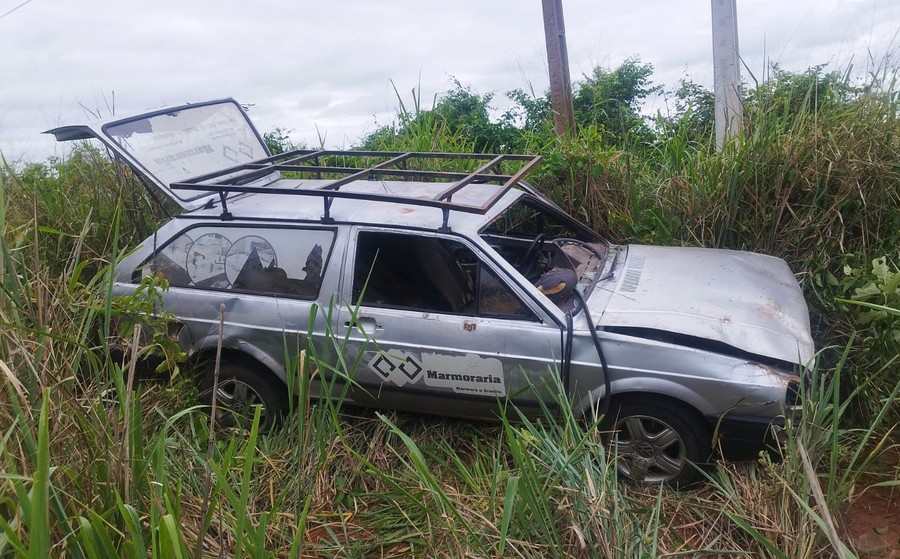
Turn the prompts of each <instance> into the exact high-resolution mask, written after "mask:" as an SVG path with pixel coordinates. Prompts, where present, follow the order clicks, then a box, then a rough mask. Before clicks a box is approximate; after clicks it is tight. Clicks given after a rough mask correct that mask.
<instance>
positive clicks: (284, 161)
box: [177, 149, 535, 190]
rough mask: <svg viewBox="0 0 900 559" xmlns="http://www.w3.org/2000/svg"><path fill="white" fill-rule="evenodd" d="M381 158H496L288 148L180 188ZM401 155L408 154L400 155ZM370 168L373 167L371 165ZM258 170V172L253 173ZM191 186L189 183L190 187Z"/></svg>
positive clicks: (353, 170)
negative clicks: (335, 160) (334, 160)
mask: <svg viewBox="0 0 900 559" xmlns="http://www.w3.org/2000/svg"><path fill="white" fill-rule="evenodd" d="M328 156H334V157H339V156H340V157H382V158H396V159H397V161H398V162H401V161H407V160H409V159H458V160H478V159H482V160H483V159H493V158H496V157H497V155H495V154H488V153H445V152H394V151H341V150H310V149H299V150H293V151H288V152H284V153H279V154H277V155H270V156H269V157H265V158H263V159H258V160H256V161H251V162H248V163H243V164H240V165H234V166H232V167H227V168H225V169H222V170H219V171H214V172H211V173H205V174H203V175H199V176H196V177H192V178H190V179H186V180H184V181H181V182H180V183H177V184H179V185H182V184H184V185H186V186H182V187H181V188H187V189H191V190H204V187H205V186H206V185H202V184H200V183H202V182H206V181H210V180H212V179H216V178H219V177H226V176H228V175H235V174H236V173H241V172H242V171H250V172H249V173H246V174H243V175H239V176H231V177H229V178H228V179H226V180H228V181H229V182H238V181H240V182H241V183H245V182H252V181H253V180H256V179H257V178H260V177H262V176H265V175H267V174H269V173H271V172H272V171H295V172H332V171H327V170H326V169H325V168H317V166H314V165H300V163H305V162H307V161H311V160H314V159H316V158H318V157H328ZM400 156H406V157H403V158H401V157H400ZM534 157H535V156H532V155H519V154H507V155H504V156H503V158H504V160H509V161H528V160H530V159H533V158H534ZM376 167H381V165H380V164H379V165H377V166H376ZM369 168H370V169H371V168H372V167H369ZM363 169H364V168H360V167H343V168H341V167H334V171H333V172H335V173H347V174H353V173H357V172H359V171H362V170H363ZM253 171H255V172H253ZM187 185H190V186H187Z"/></svg>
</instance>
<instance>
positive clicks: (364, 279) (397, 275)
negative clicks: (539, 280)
mask: <svg viewBox="0 0 900 559" xmlns="http://www.w3.org/2000/svg"><path fill="white" fill-rule="evenodd" d="M353 297H354V300H355V301H360V302H361V303H362V304H364V305H368V306H374V307H388V308H401V309H412V310H416V311H422V312H440V313H448V314H457V315H464V316H476V315H479V316H492V317H509V318H518V319H525V320H537V317H535V316H534V315H533V314H532V312H531V311H530V310H529V309H528V308H527V307H525V306H524V305H523V304H522V303H521V302H520V301H519V300H518V298H516V297H515V295H513V294H512V293H511V292H510V291H509V290H508V289H507V287H506V286H505V285H503V283H502V282H500V280H499V279H498V278H497V276H496V275H495V274H494V273H493V272H491V271H490V270H488V269H487V268H485V267H484V266H483V265H482V264H481V263H480V262H479V261H478V259H477V257H476V256H475V254H474V253H473V252H472V251H471V250H469V249H468V248H467V247H466V246H465V245H463V244H462V243H459V242H457V241H453V240H450V239H440V238H435V237H425V236H419V235H405V234H400V233H379V232H371V231H363V232H361V233H360V234H359V236H358V238H357V242H356V260H355V266H354V277H353Z"/></svg>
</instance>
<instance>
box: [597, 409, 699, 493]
mask: <svg viewBox="0 0 900 559" xmlns="http://www.w3.org/2000/svg"><path fill="white" fill-rule="evenodd" d="M600 428H601V429H602V430H604V431H606V432H608V433H609V435H608V441H609V444H610V450H611V451H612V452H613V453H614V456H615V457H616V460H617V462H616V467H617V469H618V472H619V474H620V475H621V476H623V477H624V478H626V479H628V480H630V481H633V482H635V483H641V484H657V483H667V484H669V485H672V486H675V487H681V486H687V485H690V484H691V483H694V482H696V481H697V480H699V479H700V478H701V473H700V470H699V468H700V467H701V466H702V465H703V464H705V463H706V462H707V461H708V460H709V457H710V454H711V448H710V434H709V428H708V427H707V425H706V424H705V423H704V421H703V419H702V418H700V417H699V416H698V415H697V414H696V413H695V412H694V411H693V410H690V409H689V408H687V407H686V406H682V405H679V404H677V403H675V402H671V401H669V400H664V399H659V398H652V399H651V398H647V399H627V400H624V401H621V402H620V403H618V404H616V403H613V406H612V407H611V409H610V410H609V414H607V416H606V417H605V418H604V419H603V421H602V422H601V423H600Z"/></svg>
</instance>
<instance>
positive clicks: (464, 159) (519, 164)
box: [170, 149, 541, 230]
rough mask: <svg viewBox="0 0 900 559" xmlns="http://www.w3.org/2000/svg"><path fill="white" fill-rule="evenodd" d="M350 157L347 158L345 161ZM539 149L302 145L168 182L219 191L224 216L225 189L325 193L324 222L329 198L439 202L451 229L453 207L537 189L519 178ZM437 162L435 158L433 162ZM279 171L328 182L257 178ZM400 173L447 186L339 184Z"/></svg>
mask: <svg viewBox="0 0 900 559" xmlns="http://www.w3.org/2000/svg"><path fill="white" fill-rule="evenodd" d="M348 159H349V161H347V160H348ZM540 159H541V158H540V156H538V155H516V154H486V153H439V152H435V153H431V152H387V151H343V150H324V149H323V150H311V149H298V150H292V151H288V152H285V153H280V154H277V155H272V156H269V157H266V158H263V159H259V160H256V161H252V162H250V163H244V164H241V165H235V166H233V167H229V168H226V169H222V170H220V171H216V172H213V173H206V174H203V175H199V176H196V177H193V178H190V179H187V180H184V181H181V182H175V183H172V184H171V185H170V187H171V188H172V189H173V190H178V189H189V190H202V191H207V192H213V193H218V195H219V200H220V201H221V203H222V214H221V216H220V217H221V218H222V219H230V218H231V217H232V216H231V213H230V212H229V211H228V205H227V195H228V194H229V193H248V192H253V193H258V194H288V195H294V196H318V197H321V198H322V199H323V204H324V208H325V213H324V215H323V216H322V221H323V222H326V223H328V222H333V219H332V218H331V204H332V203H333V201H334V199H335V198H352V199H358V200H370V201H375V202H402V203H404V204H412V205H417V206H428V207H434V208H439V209H440V210H441V211H442V212H443V224H442V226H441V230H449V224H448V221H449V218H450V211H451V210H456V211H460V212H466V213H476V214H481V215H484V214H485V213H487V211H488V210H490V209H491V207H492V206H494V204H496V203H497V202H498V201H499V200H500V198H502V197H503V195H504V194H506V193H507V192H508V191H509V189H511V188H512V187H513V186H515V185H517V184H518V186H519V187H520V188H522V189H523V190H526V191H528V192H529V193H532V194H534V191H533V189H532V188H531V187H529V186H528V185H526V184H524V183H520V181H521V180H522V178H523V177H524V176H525V175H526V174H527V173H528V172H529V171H530V170H531V169H532V168H533V167H534V166H535V165H536V164H537V163H538V161H540ZM428 160H432V161H440V162H442V163H444V164H445V165H444V166H445V167H450V168H454V167H456V168H459V167H463V166H468V167H472V166H473V165H474V166H475V169H474V170H471V171H469V170H464V171H458V170H428V169H427V168H426V167H427V165H426V163H428ZM504 164H506V166H507V167H508V166H510V165H513V166H514V167H515V169H514V171H513V172H512V173H511V174H504V173H503V172H502V169H503V167H504ZM432 166H433V163H432ZM275 171H279V172H289V173H291V174H292V175H295V176H296V175H312V176H314V177H315V178H318V179H333V180H331V181H330V182H326V183H325V184H323V185H321V186H319V187H317V188H308V189H295V188H290V189H288V188H272V187H270V186H260V185H259V184H258V183H257V184H256V185H253V184H251V183H253V182H254V181H258V180H259V179H262V178H264V177H265V176H266V175H269V174H271V173H273V172H275ZM379 178H382V179H383V178H399V179H401V180H419V181H425V182H447V183H448V186H447V188H445V189H444V190H442V191H441V192H440V193H438V194H437V195H436V196H434V197H432V198H415V197H411V196H403V195H394V194H378V193H369V192H349V191H342V190H341V187H342V186H344V185H346V184H350V183H352V182H354V181H358V180H376V179H379ZM485 183H487V184H499V185H500V186H501V187H500V188H499V189H498V190H497V192H495V193H494V194H492V195H491V196H490V198H488V199H487V200H486V201H485V202H484V203H483V204H481V205H477V206H476V205H471V204H461V203H456V202H453V195H454V194H456V193H458V192H459V191H461V190H462V189H464V188H465V187H466V186H468V185H470V184H485Z"/></svg>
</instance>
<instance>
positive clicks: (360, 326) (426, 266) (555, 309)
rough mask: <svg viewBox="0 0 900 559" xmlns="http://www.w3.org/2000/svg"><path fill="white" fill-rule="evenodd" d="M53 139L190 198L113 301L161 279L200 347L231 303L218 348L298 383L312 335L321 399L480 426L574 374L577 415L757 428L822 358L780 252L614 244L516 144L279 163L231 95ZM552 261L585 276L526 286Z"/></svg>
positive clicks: (212, 341) (774, 417)
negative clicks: (434, 167) (496, 150)
mask: <svg viewBox="0 0 900 559" xmlns="http://www.w3.org/2000/svg"><path fill="white" fill-rule="evenodd" d="M193 111H197V112H196V114H195V113H194V112H193ZM176 122H180V123H182V124H181V125H179V126H174V127H173V123H176ZM184 123H189V125H187V124H184ZM51 132H52V133H54V134H55V135H56V136H57V138H59V139H61V140H65V139H79V138H83V137H89V136H95V137H98V138H99V139H101V141H103V142H104V143H105V144H106V145H107V146H109V147H110V149H112V150H113V151H114V152H115V153H116V154H117V155H118V156H119V157H120V158H121V159H123V160H125V161H126V162H128V163H130V164H132V166H133V167H134V168H135V171H136V172H137V173H138V174H139V175H140V176H142V177H144V178H145V179H146V180H147V181H148V182H149V183H151V185H153V186H155V187H157V188H159V189H160V190H161V191H163V192H164V193H166V194H167V195H169V196H170V197H171V198H172V199H173V200H174V201H175V202H177V203H179V204H180V205H181V206H182V208H183V209H184V213H183V214H182V215H180V216H177V217H175V218H173V219H172V220H171V221H170V222H169V223H167V224H165V225H163V226H162V227H161V228H160V229H159V230H158V231H157V232H156V233H155V234H154V235H152V236H151V237H149V238H148V239H147V240H145V241H144V243H143V244H142V245H140V246H139V247H137V248H136V249H135V250H134V251H132V252H131V254H130V255H129V256H128V257H126V258H125V259H123V260H122V261H121V262H120V263H119V264H118V266H117V269H116V270H117V271H116V284H115V292H116V293H119V294H128V293H130V292H133V289H134V286H135V284H136V283H137V282H138V281H139V280H140V278H141V277H142V276H143V275H145V274H159V275H162V276H164V277H166V279H167V280H168V281H169V289H168V291H167V292H165V293H164V295H163V300H164V303H163V307H164V310H165V311H166V312H168V313H171V315H174V316H175V317H176V318H177V320H178V321H179V322H180V323H181V324H182V325H183V327H182V329H181V331H180V333H179V342H180V343H181V345H182V346H183V347H184V349H185V350H186V351H187V352H188V353H191V354H203V353H204V352H208V351H209V350H211V349H212V348H214V347H215V345H216V343H217V340H218V335H219V333H218V321H219V312H220V309H224V329H223V332H222V337H223V345H224V347H225V348H226V350H227V352H228V355H230V356H245V357H246V358H248V359H250V360H252V361H253V362H254V363H257V364H259V365H261V366H262V367H264V369H265V370H266V371H268V372H269V373H271V374H272V375H274V376H275V377H277V379H278V380H279V381H280V382H282V383H286V382H288V381H289V379H291V378H294V379H296V375H292V373H291V372H292V371H294V370H296V366H297V365H296V360H297V358H298V355H299V350H300V349H303V348H306V349H307V351H311V352H313V354H314V355H315V357H316V358H317V359H318V360H319V361H320V363H322V364H327V366H322V367H320V368H319V371H318V372H317V374H316V375H315V376H314V377H313V390H314V391H316V394H318V395H320V396H324V395H325V394H323V393H322V392H321V391H322V390H323V388H322V387H323V386H325V385H327V386H331V387H332V389H334V390H338V391H340V392H341V393H342V395H343V396H344V397H345V398H346V401H347V402H348V403H357V404H361V405H367V406H380V407H387V408H396V409H405V410H412V411H418V412H425V413H433V414H442V415H450V416H457V417H469V418H490V417H495V416H496V415H497V412H498V402H501V403H502V402H512V403H515V404H516V405H517V406H519V408H520V409H521V410H522V411H524V412H525V413H539V412H540V411H541V409H542V408H546V407H553V406H554V404H555V400H554V386H556V385H557V384H562V386H563V387H564V389H565V390H566V391H567V394H568V396H569V399H570V400H571V401H572V402H573V403H574V405H575V408H576V410H577V411H578V412H580V413H584V414H590V413H594V412H596V411H597V410H598V409H601V406H600V403H601V402H604V401H607V400H609V399H610V398H612V399H616V398H630V397H644V396H647V395H650V396H652V397H654V398H662V399H664V400H665V401H667V402H676V403H678V405H679V406H683V408H681V409H684V410H689V412H686V413H690V414H696V416H697V417H702V418H703V421H706V422H707V423H708V425H709V427H710V429H712V428H713V427H715V428H716V429H717V430H718V428H719V426H722V425H726V426H730V425H731V424H732V423H735V424H738V426H739V427H740V426H745V427H746V426H751V427H752V426H756V425H761V426H762V429H763V432H764V431H765V429H766V428H767V426H768V425H769V424H770V423H772V422H773V421H776V422H777V421H778V420H779V418H780V417H782V416H783V414H784V413H785V410H786V409H790V408H792V407H794V406H795V405H796V404H797V398H796V391H797V386H798V383H799V381H800V376H799V375H800V373H801V372H802V369H803V368H805V367H808V366H810V365H811V363H812V360H813V357H814V347H813V342H812V338H811V335H810V326H809V315H808V311H807V308H806V304H805V302H804V300H803V297H802V293H801V291H800V289H799V286H798V284H797V281H796V280H795V279H794V276H793V275H792V273H791V272H790V270H789V269H788V267H787V264H785V263H784V261H782V260H780V259H777V258H772V257H768V256H762V255H757V254H751V253H747V252H739V251H726V250H709V249H697V248H674V247H650V246H637V245H631V246H615V245H610V244H609V243H606V242H605V241H603V240H602V239H600V238H599V236H597V235H596V234H595V233H593V232H592V231H590V230H589V229H588V228H587V227H585V226H584V225H582V224H580V223H578V222H577V221H576V220H575V219H573V218H571V217H570V216H568V215H567V214H565V212H564V211H563V210H561V209H560V208H558V207H557V206H555V205H554V204H553V203H552V202H550V201H549V200H547V199H546V197H544V196H543V195H541V194H539V193H537V192H536V191H535V190H534V189H533V188H532V187H530V186H529V185H527V184H526V183H524V182H522V180H521V177H522V176H523V175H524V173H525V172H526V171H527V168H528V166H529V165H533V164H534V163H535V162H536V158H532V159H527V158H526V159H525V161H526V162H525V163H524V164H523V165H524V166H523V167H522V169H521V170H519V171H515V170H514V171H513V172H510V173H509V175H508V176H507V175H504V174H503V173H501V172H500V170H501V169H502V164H501V163H502V161H503V160H504V157H506V156H487V155H484V156H480V155H458V156H453V155H452V154H451V155H448V154H435V155H433V157H434V158H435V159H436V160H437V161H438V163H440V162H441V161H444V159H446V158H447V157H451V158H452V157H457V158H459V159H461V160H462V159H464V158H480V159H479V160H480V161H487V163H478V165H483V166H482V167H478V168H476V169H475V170H474V171H466V172H465V173H469V174H465V173H462V174H461V173H458V172H456V171H453V170H450V171H447V170H441V171H440V172H435V173H432V174H431V175H428V173H427V172H426V171H422V172H421V176H423V177H426V178H427V179H428V180H424V179H421V180H420V176H419V175H414V174H410V173H413V171H410V170H409V169H408V168H407V167H406V163H407V162H409V161H412V160H413V159H415V158H423V157H425V158H427V157H432V155H430V154H386V155H385V156H384V158H382V159H379V160H377V161H380V162H379V163H377V164H374V165H373V166H371V167H369V168H365V169H362V168H361V169H356V168H351V167H350V163H347V161H351V162H352V161H355V160H357V159H365V158H372V157H378V154H374V155H373V154H372V153H369V152H349V153H346V154H340V155H339V156H337V157H341V158H342V159H339V160H338V163H315V164H316V165H318V166H315V167H311V168H306V167H302V166H298V165H300V164H301V163H302V164H303V165H306V164H307V163H309V162H318V161H320V159H321V160H325V159H326V158H328V157H333V156H335V155H334V154H332V153H331V152H326V151H320V152H314V151H312V150H307V151H302V150H301V151H298V152H296V153H289V154H284V155H278V156H270V154H269V153H268V151H267V150H266V148H265V145H264V143H263V142H262V141H261V140H260V136H259V134H258V133H257V132H256V130H255V129H254V128H253V127H252V124H250V121H249V119H247V117H246V115H245V114H244V111H243V110H242V109H241V108H240V106H239V105H237V104H236V103H235V102H234V101H232V100H225V101H218V102H210V103H203V104H198V105H186V106H182V107H176V108H173V109H169V110H168V111H166V110H160V111H155V112H153V113H150V114H149V115H138V116H137V117H132V118H129V119H119V120H112V121H108V122H105V123H101V124H99V125H79V126H68V127H61V128H58V129H55V130H53V131H51ZM148 157H149V161H148V160H147V158H148ZM517 157H520V158H521V157H524V156H517ZM141 158H143V160H141ZM353 158H356V159H353ZM442 158H444V159H442ZM454 161H456V160H455V159H454ZM226 162H227V164H226ZM395 162H401V163H402V165H400V166H397V167H392V165H394V163H395ZM232 165H233V166H232ZM217 167H222V169H217ZM385 169H388V171H385ZM488 169H492V173H496V174H497V175H498V176H499V178H495V177H494V175H493V174H491V175H489V174H488V173H487V171H486V170H488ZM385 172H387V173H394V174H395V175H396V176H384V175H382V174H380V173H385ZM416 172H418V171H416ZM329 173H330V174H332V175H335V176H339V177H344V178H340V179H337V180H335V178H334V177H332V176H324V175H327V174H329ZM194 175H200V176H199V177H195V176H194ZM192 177H193V178H192ZM504 181H505V182H504ZM560 269H564V270H568V272H567V273H568V274H569V275H568V276H565V277H572V278H575V285H563V284H560V286H559V288H558V289H555V288H554V289H549V290H547V289H544V288H543V287H542V288H538V287H536V285H535V284H536V283H538V280H539V278H540V277H542V276H544V274H547V273H549V272H553V271H555V270H560ZM580 301H583V303H582V302H580ZM592 329H595V330H596V333H592ZM353 363H357V364H358V365H357V366H355V367H351V366H350V365H348V364H353ZM322 381H329V382H327V383H323V382H322ZM754 428H755V427H754ZM724 432H726V433H727V432H729V431H728V429H726V430H725V431H724ZM757 443H759V444H761V440H760V441H757ZM751 446H752V445H751Z"/></svg>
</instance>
